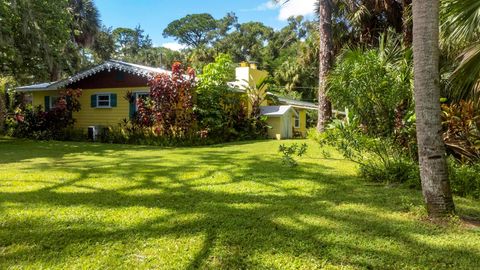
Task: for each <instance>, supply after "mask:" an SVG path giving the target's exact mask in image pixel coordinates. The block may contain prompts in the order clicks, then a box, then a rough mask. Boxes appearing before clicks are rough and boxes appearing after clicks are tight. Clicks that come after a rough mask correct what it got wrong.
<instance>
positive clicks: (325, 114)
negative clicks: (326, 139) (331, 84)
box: [317, 0, 333, 132]
mask: <svg viewBox="0 0 480 270" xmlns="http://www.w3.org/2000/svg"><path fill="white" fill-rule="evenodd" d="M318 15H319V25H318V28H319V33H320V56H319V57H320V61H319V62H320V72H319V76H318V77H319V82H318V121H317V130H318V131H320V132H323V131H325V127H326V125H327V123H328V121H330V119H331V118H332V105H331V103H330V101H329V100H328V98H327V95H326V90H327V75H328V73H329V72H330V69H331V68H332V64H333V37H332V2H331V0H318Z"/></svg>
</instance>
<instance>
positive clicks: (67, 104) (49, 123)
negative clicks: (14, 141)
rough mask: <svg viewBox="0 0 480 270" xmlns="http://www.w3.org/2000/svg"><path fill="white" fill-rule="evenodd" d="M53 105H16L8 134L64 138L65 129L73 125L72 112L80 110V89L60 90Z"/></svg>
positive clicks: (27, 136) (52, 138)
mask: <svg viewBox="0 0 480 270" xmlns="http://www.w3.org/2000/svg"><path fill="white" fill-rule="evenodd" d="M59 94H60V96H59V98H58V99H57V100H56V101H55V106H53V107H52V108H50V109H48V110H44V108H42V106H38V107H36V108H31V106H26V107H25V108H22V107H18V108H16V110H15V115H14V116H13V117H12V119H11V121H10V123H11V126H10V127H9V129H10V131H9V132H10V134H11V135H13V136H15V137H19V138H32V139H41V140H62V139H67V138H66V130H67V129H69V128H72V127H73V124H74V123H75V119H73V117H72V112H78V111H79V110H80V102H79V100H78V98H79V97H80V96H81V95H82V91H81V90H80V89H67V90H63V91H60V93H59Z"/></svg>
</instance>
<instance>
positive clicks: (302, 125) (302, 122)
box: [292, 108, 307, 137]
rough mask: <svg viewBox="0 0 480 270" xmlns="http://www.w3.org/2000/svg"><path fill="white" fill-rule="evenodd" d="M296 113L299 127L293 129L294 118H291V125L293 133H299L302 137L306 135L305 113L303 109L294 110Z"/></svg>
mask: <svg viewBox="0 0 480 270" xmlns="http://www.w3.org/2000/svg"><path fill="white" fill-rule="evenodd" d="M295 110H296V111H297V112H298V116H299V117H300V127H299V128H295V116H294V117H293V118H292V125H293V126H294V130H295V131H299V132H301V133H302V137H305V136H306V135H307V111H306V110H305V109H299V108H295Z"/></svg>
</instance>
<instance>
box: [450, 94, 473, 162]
mask: <svg viewBox="0 0 480 270" xmlns="http://www.w3.org/2000/svg"><path fill="white" fill-rule="evenodd" d="M442 120H443V122H442V123H443V129H444V134H443V139H444V141H445V145H446V146H447V150H448V152H449V153H450V154H452V155H453V156H454V157H455V158H456V159H457V160H459V161H460V162H469V163H472V162H478V161H480V110H479V109H477V108H476V107H475V105H474V102H473V101H463V100H462V101H460V103H458V104H450V105H448V104H443V105H442Z"/></svg>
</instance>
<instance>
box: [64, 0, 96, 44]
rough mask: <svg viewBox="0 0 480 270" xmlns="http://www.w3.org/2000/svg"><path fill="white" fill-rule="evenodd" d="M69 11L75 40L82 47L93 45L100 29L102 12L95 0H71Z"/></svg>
mask: <svg viewBox="0 0 480 270" xmlns="http://www.w3.org/2000/svg"><path fill="white" fill-rule="evenodd" d="M69 11H70V13H71V15H72V17H73V21H72V38H73V40H74V41H75V43H76V44H78V45H80V46H81V47H90V46H92V45H93V42H94V40H95V36H96V34H97V33H98V32H99V30H100V14H99V12H98V10H97V7H96V6H95V4H94V3H93V0H69Z"/></svg>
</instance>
